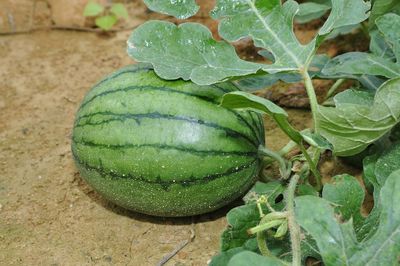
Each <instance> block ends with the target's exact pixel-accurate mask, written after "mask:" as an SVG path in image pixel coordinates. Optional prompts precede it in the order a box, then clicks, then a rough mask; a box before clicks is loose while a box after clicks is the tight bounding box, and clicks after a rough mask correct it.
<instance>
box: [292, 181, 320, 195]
mask: <svg viewBox="0 0 400 266" xmlns="http://www.w3.org/2000/svg"><path fill="white" fill-rule="evenodd" d="M297 195H299V196H305V195H311V196H316V197H318V196H319V192H318V191H317V190H316V189H315V188H314V187H313V186H311V185H308V184H300V185H298V186H297Z"/></svg>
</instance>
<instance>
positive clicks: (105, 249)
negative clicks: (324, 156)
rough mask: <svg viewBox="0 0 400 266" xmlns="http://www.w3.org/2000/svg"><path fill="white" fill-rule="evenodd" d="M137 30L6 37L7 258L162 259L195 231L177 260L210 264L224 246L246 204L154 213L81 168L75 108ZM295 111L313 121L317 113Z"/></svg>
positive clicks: (2, 47) (41, 261) (297, 117)
mask: <svg viewBox="0 0 400 266" xmlns="http://www.w3.org/2000/svg"><path fill="white" fill-rule="evenodd" d="M129 34H130V32H119V33H116V34H115V35H113V36H111V37H104V36H100V35H98V34H94V33H80V32H71V31H49V32H46V31H39V32H35V33H31V34H21V35H14V36H0V58H1V61H0V62H1V64H0V95H1V97H0V250H1V252H0V264H1V265H94V264H96V265H155V264H156V263H157V262H158V261H160V260H161V258H162V257H163V256H164V255H165V254H168V253H169V252H171V251H172V250H173V249H174V248H175V247H176V246H178V245H179V244H180V243H182V241H185V240H187V239H189V238H190V236H191V234H193V233H194V234H195V238H194V239H193V241H191V242H190V243H189V244H188V245H187V246H186V247H185V248H183V249H182V250H181V251H180V252H179V253H178V254H177V255H176V256H175V257H173V258H172V259H171V260H170V261H169V262H168V263H167V265H205V264H206V263H207V261H208V260H209V259H210V257H211V256H213V255H214V254H216V253H217V252H218V248H219V235H220V233H221V232H222V230H223V229H224V227H225V226H226V220H225V218H224V216H225V214H226V213H227V211H228V210H229V209H230V208H232V206H234V204H238V203H234V204H232V205H231V206H228V207H226V208H223V209H221V210H219V211H217V212H214V213H211V214H206V215H202V216H198V217H192V218H182V219H163V218H154V217H149V216H144V215H141V214H137V213H133V212H129V211H126V210H123V209H121V208H119V207H117V206H115V205H112V204H110V203H108V202H106V201H105V200H103V199H102V198H101V197H100V196H99V195H97V194H96V193H95V192H94V191H93V190H92V189H91V188H90V187H88V186H87V185H86V184H85V183H84V182H83V181H82V180H81V178H80V176H79V173H78V172H77V170H76V168H75V166H74V163H73V160H72V157H71V151H70V134H71V129H72V124H73V119H74V113H75V111H76V110H77V108H78V105H79V103H80V101H81V100H82V98H83V96H84V94H85V93H86V92H87V91H88V90H89V88H90V87H91V85H93V84H94V83H95V82H96V81H98V80H99V79H100V78H102V77H103V76H104V75H106V74H108V73H110V72H112V71H114V70H116V69H117V68H119V67H122V66H124V65H127V64H131V63H132V62H133V61H131V59H130V58H129V57H128V56H127V55H126V53H125V41H126V39H127V38H128V35H129ZM290 117H291V118H290V119H291V121H292V122H293V123H294V124H295V125H297V126H298V128H299V129H302V128H304V127H306V126H310V115H309V113H308V112H307V111H303V110H290ZM266 127H267V132H268V133H267V142H268V143H270V144H271V145H270V146H271V147H272V148H274V149H277V148H280V147H281V146H283V145H284V144H285V143H286V141H287V139H286V138H285V137H284V136H283V135H282V133H281V132H280V131H279V130H278V129H276V127H275V126H274V124H273V123H272V122H271V121H267V123H266ZM331 170H332V169H331ZM331 170H329V169H328V170H326V171H325V173H326V174H327V175H330V174H332V173H331V172H332V171H333V170H332V171H331ZM329 171H331V172H329Z"/></svg>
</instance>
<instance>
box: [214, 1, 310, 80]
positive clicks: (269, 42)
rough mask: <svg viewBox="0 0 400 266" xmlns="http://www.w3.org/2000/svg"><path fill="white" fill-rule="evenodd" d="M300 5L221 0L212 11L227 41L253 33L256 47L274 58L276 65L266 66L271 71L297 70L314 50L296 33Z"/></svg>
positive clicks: (267, 70) (278, 2)
mask: <svg viewBox="0 0 400 266" xmlns="http://www.w3.org/2000/svg"><path fill="white" fill-rule="evenodd" d="M297 11H298V4H297V3H296V2H295V1H292V0H289V1H286V2H285V3H284V4H283V5H281V3H280V1H279V0H273V1H263V0H256V1H252V0H245V1H230V0H219V1H217V5H216V7H215V9H214V10H213V11H212V12H211V16H212V17H213V18H214V19H220V20H221V21H220V24H219V34H220V35H221V36H222V37H223V38H224V39H226V40H228V41H236V40H239V39H241V38H244V37H247V36H250V37H251V38H252V39H253V40H254V44H255V45H256V46H257V47H261V48H265V49H267V50H268V51H269V52H271V53H272V54H273V56H274V58H275V60H274V64H271V65H264V67H263V70H265V71H266V72H268V73H276V72H281V71H296V70H298V69H299V68H300V67H301V66H303V65H304V64H305V62H306V60H307V59H308V57H309V56H310V55H311V54H312V53H313V51H314V49H315V46H314V44H312V43H311V44H309V45H307V46H303V45H302V44H300V42H299V41H298V40H297V38H296V36H295V35H294V34H293V18H294V16H295V14H296V12H297Z"/></svg>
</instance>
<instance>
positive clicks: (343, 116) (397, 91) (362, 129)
mask: <svg viewBox="0 0 400 266" xmlns="http://www.w3.org/2000/svg"><path fill="white" fill-rule="evenodd" d="M339 97H340V96H339ZM399 101H400V79H393V80H390V81H388V82H386V83H384V84H383V85H382V86H381V87H380V88H379V90H378V91H377V93H376V95H375V97H374V101H373V104H372V105H370V104H369V105H368V104H367V105H365V104H363V103H362V102H359V103H358V104H354V103H353V104H344V103H343V104H339V106H338V107H336V108H334V107H325V106H320V107H319V111H318V117H317V119H318V120H319V122H318V124H319V131H320V134H321V135H322V136H323V137H325V138H326V139H327V140H328V141H329V142H330V143H332V145H333V147H334V152H335V154H337V155H340V156H350V155H354V154H357V153H359V152H361V151H363V150H364V149H365V148H366V147H367V146H368V145H369V144H371V143H372V142H374V141H376V140H377V139H379V138H380V137H382V136H383V135H384V134H386V133H387V132H388V131H390V130H391V129H392V128H393V127H394V126H395V125H396V124H397V123H398V121H399V118H400V105H399V104H398V103H399Z"/></svg>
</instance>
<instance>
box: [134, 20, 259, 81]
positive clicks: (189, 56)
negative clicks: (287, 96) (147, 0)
mask: <svg viewBox="0 0 400 266" xmlns="http://www.w3.org/2000/svg"><path fill="white" fill-rule="evenodd" d="M128 54H129V55H130V56H131V57H133V58H134V59H135V60H137V61H140V62H148V63H152V64H153V66H154V70H155V72H156V73H157V75H159V76H160V77H161V78H164V79H177V78H183V79H184V80H188V79H191V80H192V81H194V82H195V83H197V84H212V83H216V82H217V81H220V80H223V79H226V78H227V77H231V76H242V75H248V74H251V73H255V72H257V70H258V69H259V68H260V66H259V64H257V63H251V62H246V61H243V60H241V59H240V58H239V57H238V56H237V54H236V52H235V49H234V47H233V46H232V45H230V44H228V43H226V42H223V41H221V42H217V41H215V40H214V39H213V38H212V35H211V32H210V31H209V30H208V29H207V28H206V27H204V26H202V25H201V24H197V23H183V24H180V25H179V26H176V25H175V24H173V23H170V22H164V21H149V22H146V23H144V24H143V25H141V26H139V27H138V28H137V29H136V30H134V31H133V33H132V35H131V37H130V38H129V40H128Z"/></svg>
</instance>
